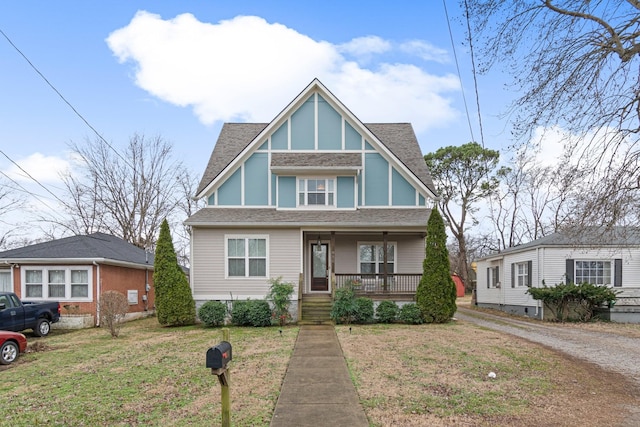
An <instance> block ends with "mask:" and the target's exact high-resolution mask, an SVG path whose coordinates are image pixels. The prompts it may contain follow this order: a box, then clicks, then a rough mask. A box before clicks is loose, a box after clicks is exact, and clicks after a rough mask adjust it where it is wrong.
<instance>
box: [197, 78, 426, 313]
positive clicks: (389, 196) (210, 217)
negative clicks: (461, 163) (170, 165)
mask: <svg viewBox="0 0 640 427" xmlns="http://www.w3.org/2000/svg"><path fill="white" fill-rule="evenodd" d="M196 197H197V198H204V199H205V200H206V201H207V205H206V207H204V208H203V209H201V210H200V211H198V212H197V213H195V214H194V215H193V216H191V217H190V218H188V219H187V221H186V222H185V223H186V224H187V225H189V226H190V227H191V229H192V234H191V286H192V291H193V296H194V299H195V300H196V304H197V305H198V306H199V305H201V304H202V303H204V302H205V301H208V300H220V301H229V300H231V299H248V298H251V299H257V298H264V297H265V296H266V294H267V293H268V291H269V286H270V285H269V279H272V278H278V277H282V280H283V281H286V282H291V283H294V284H295V285H296V295H295V296H294V298H295V299H296V303H297V301H298V300H302V299H303V297H305V298H306V297H307V296H310V297H311V296H315V297H321V296H322V295H324V296H330V295H331V293H332V291H333V290H334V289H335V288H336V287H339V286H342V285H343V284H344V283H346V282H347V281H349V282H351V283H358V284H359V285H360V286H361V290H362V292H363V293H368V294H370V295H371V296H374V295H379V296H380V297H381V298H383V297H384V298H392V299H396V300H402V299H405V300H412V299H413V296H414V295H415V289H416V287H417V284H418V282H419V280H420V276H421V274H422V262H423V260H424V239H425V233H426V224H427V220H428V218H429V212H430V208H431V206H432V205H433V201H434V200H435V197H436V196H435V189H434V186H433V182H432V180H431V176H430V174H429V171H428V170H427V167H426V164H425V162H424V158H423V154H422V152H421V150H420V146H419V144H418V141H417V139H416V136H415V133H414V132H413V129H412V127H411V124H409V123H382V124H380V123H378V124H365V123H362V122H361V121H360V120H359V119H358V118H357V117H356V116H355V115H353V113H351V112H350V111H349V110H348V109H347V108H346V107H345V106H344V105H343V104H342V103H341V102H340V101H339V100H338V99H337V98H336V97H335V96H334V95H333V94H332V93H331V92H329V91H328V90H327V88H325V87H324V86H323V85H322V83H320V82H319V81H318V80H317V79H316V80H313V81H312V82H311V83H310V84H309V85H308V86H307V87H306V88H305V89H304V90H303V91H302V92H301V93H300V94H299V95H298V96H297V97H296V98H295V99H294V100H293V101H292V102H291V103H290V104H289V105H288V106H286V107H285V108H284V110H282V112H281V113H280V114H278V116H277V117H276V118H274V119H273V121H271V122H270V123H226V124H224V126H223V127H222V130H221V131H220V136H219V137H218V141H217V142H216V145H215V147H214V149H213V153H212V154H211V158H210V160H209V163H208V165H207V167H206V170H205V172H204V174H203V177H202V180H201V182H200V185H199V187H198V190H197V194H196Z"/></svg>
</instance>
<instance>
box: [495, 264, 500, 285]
mask: <svg viewBox="0 0 640 427" xmlns="http://www.w3.org/2000/svg"><path fill="white" fill-rule="evenodd" d="M496 283H500V267H498V266H497V265H496Z"/></svg>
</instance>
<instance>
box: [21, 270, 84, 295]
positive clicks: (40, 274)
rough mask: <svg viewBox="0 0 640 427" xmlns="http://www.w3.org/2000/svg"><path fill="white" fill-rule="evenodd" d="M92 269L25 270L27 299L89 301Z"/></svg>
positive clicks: (24, 278) (24, 279)
mask: <svg viewBox="0 0 640 427" xmlns="http://www.w3.org/2000/svg"><path fill="white" fill-rule="evenodd" d="M90 271H91V267H81V268H78V267H33V268H25V269H24V273H23V274H24V276H23V280H22V282H23V283H24V285H23V286H24V289H23V292H24V295H25V296H26V298H38V299H54V300H74V299H75V300H89V299H90V298H91V293H90V289H91V287H90Z"/></svg>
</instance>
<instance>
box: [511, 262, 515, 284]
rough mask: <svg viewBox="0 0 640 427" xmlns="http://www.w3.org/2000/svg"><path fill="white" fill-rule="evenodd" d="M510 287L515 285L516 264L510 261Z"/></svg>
mask: <svg viewBox="0 0 640 427" xmlns="http://www.w3.org/2000/svg"><path fill="white" fill-rule="evenodd" d="M511 287H512V288H515V287H516V265H515V264H514V263H511Z"/></svg>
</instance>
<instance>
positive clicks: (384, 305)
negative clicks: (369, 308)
mask: <svg viewBox="0 0 640 427" xmlns="http://www.w3.org/2000/svg"><path fill="white" fill-rule="evenodd" d="M398 310H399V308H398V304H396V303H395V302H394V301H382V302H381V303H380V304H378V307H376V317H377V318H378V322H380V323H393V322H395V320H396V318H397V317H398Z"/></svg>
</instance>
